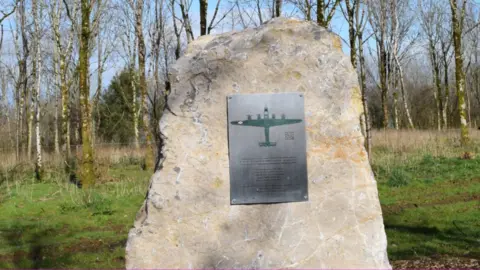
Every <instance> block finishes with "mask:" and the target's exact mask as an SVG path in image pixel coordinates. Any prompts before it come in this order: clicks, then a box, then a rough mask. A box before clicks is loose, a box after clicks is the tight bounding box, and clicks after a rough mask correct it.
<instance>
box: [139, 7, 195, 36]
mask: <svg viewBox="0 0 480 270" xmlns="http://www.w3.org/2000/svg"><path fill="white" fill-rule="evenodd" d="M139 1H141V2H142V3H143V0H139ZM137 5H138V2H137ZM142 9H143V7H142ZM180 12H181V13H182V18H183V25H184V27H185V33H186V34H187V44H189V43H190V42H192V40H194V37H193V31H192V24H191V23H190V18H189V16H188V10H187V7H185V2H184V0H180Z"/></svg>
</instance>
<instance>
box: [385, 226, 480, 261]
mask: <svg viewBox="0 0 480 270" xmlns="http://www.w3.org/2000/svg"><path fill="white" fill-rule="evenodd" d="M385 228H386V230H387V235H388V234H389V233H392V231H395V232H396V233H397V234H400V235H401V238H402V240H401V241H402V242H404V244H405V243H408V242H410V245H408V244H407V245H404V244H400V243H399V245H398V246H397V245H396V244H395V245H389V247H388V248H389V256H391V257H392V258H394V259H413V258H416V257H421V256H427V257H435V256H445V255H446V256H452V257H463V256H464V257H471V258H474V257H479V256H480V249H479V246H478V239H477V238H478V236H479V233H478V232H477V233H475V232H468V231H467V232H463V231H462V230H461V229H460V228H458V226H454V224H452V227H450V228H448V229H446V230H439V229H438V228H437V227H428V226H415V225H398V224H389V223H385ZM397 237H398V236H397ZM397 239H398V238H397Z"/></svg>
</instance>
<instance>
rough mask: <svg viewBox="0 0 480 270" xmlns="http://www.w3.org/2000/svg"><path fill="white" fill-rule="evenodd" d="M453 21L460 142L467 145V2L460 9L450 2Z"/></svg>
mask: <svg viewBox="0 0 480 270" xmlns="http://www.w3.org/2000/svg"><path fill="white" fill-rule="evenodd" d="M449 1H450V9H451V20H452V24H451V27H452V33H453V49H454V52H455V83H456V88H457V102H458V114H459V116H460V142H461V144H462V145H466V144H468V142H469V131H468V123H467V112H466V104H465V71H464V67H463V55H462V32H463V24H464V19H465V9H466V7H467V0H462V1H461V2H462V4H461V6H460V7H459V6H458V3H457V0H449Z"/></svg>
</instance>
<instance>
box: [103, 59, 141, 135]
mask: <svg viewBox="0 0 480 270" xmlns="http://www.w3.org/2000/svg"><path fill="white" fill-rule="evenodd" d="M135 74H136V72H135V71H133V72H132V71H131V70H130V69H129V68H128V69H125V70H122V71H121V72H120V73H119V74H117V75H116V76H115V77H114V78H113V79H112V81H111V82H110V85H109V86H108V88H107V89H106V91H105V92H102V93H101V94H100V98H99V103H98V108H97V110H98V114H97V115H95V118H96V121H97V122H98V123H99V126H98V130H97V132H98V134H99V137H101V138H102V139H103V140H104V141H107V142H114V143H121V144H128V143H131V142H132V140H134V138H135V133H134V130H133V129H132V128H131V127H132V124H133V122H134V119H133V117H134V114H133V113H132V109H134V108H132V105H131V104H132V100H133V99H134V98H137V99H138V98H139V93H138V92H137V91H136V90H135V89H138V88H139V85H138V81H136V80H134V76H135Z"/></svg>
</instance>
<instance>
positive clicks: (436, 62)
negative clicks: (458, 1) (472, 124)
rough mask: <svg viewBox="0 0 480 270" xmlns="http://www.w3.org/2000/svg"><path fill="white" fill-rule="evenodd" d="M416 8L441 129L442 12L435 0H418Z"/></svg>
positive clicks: (442, 106) (442, 119) (442, 123)
mask: <svg viewBox="0 0 480 270" xmlns="http://www.w3.org/2000/svg"><path fill="white" fill-rule="evenodd" d="M418 9H419V11H420V21H421V26H422V30H423V32H424V34H425V37H426V38H427V42H428V56H429V60H430V64H431V66H432V75H433V85H434V91H433V93H434V98H435V105H436V112H437V129H438V130H441V129H442V127H445V126H446V124H445V123H444V118H443V115H444V101H443V93H442V86H441V84H442V83H441V78H440V65H441V63H440V58H441V56H440V55H439V52H440V50H439V48H437V46H438V44H439V43H440V38H441V35H440V33H441V31H442V20H443V13H442V9H441V8H440V6H439V4H438V2H437V1H433V0H419V2H418Z"/></svg>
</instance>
